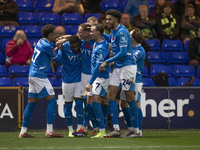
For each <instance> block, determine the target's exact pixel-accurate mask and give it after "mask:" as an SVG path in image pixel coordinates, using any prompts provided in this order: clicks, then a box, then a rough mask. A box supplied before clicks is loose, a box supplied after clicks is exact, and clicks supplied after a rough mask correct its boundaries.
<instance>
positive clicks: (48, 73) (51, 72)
mask: <svg viewBox="0 0 200 150" xmlns="http://www.w3.org/2000/svg"><path fill="white" fill-rule="evenodd" d="M46 74H47V76H48V77H53V76H55V74H54V73H53V70H52V67H51V66H50V67H49V70H48V71H47V72H46Z"/></svg>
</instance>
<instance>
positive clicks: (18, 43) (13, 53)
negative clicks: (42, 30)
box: [6, 30, 33, 66]
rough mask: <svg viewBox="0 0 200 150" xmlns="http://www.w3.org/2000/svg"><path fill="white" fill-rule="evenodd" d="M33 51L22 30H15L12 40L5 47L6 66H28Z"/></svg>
mask: <svg viewBox="0 0 200 150" xmlns="http://www.w3.org/2000/svg"><path fill="white" fill-rule="evenodd" d="M32 55H33V49H32V47H31V45H30V44H29V42H28V40H27V38H26V34H25V33H24V31H23V30H17V31H16V33H15V35H14V37H13V40H12V41H9V42H8V43H7V45H6V56H7V58H6V66H9V65H30V63H31V58H32Z"/></svg>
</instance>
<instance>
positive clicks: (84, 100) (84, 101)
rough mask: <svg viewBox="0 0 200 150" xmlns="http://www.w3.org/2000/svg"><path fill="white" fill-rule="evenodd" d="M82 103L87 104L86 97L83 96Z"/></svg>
mask: <svg viewBox="0 0 200 150" xmlns="http://www.w3.org/2000/svg"><path fill="white" fill-rule="evenodd" d="M83 103H84V104H85V105H86V104H87V96H83Z"/></svg>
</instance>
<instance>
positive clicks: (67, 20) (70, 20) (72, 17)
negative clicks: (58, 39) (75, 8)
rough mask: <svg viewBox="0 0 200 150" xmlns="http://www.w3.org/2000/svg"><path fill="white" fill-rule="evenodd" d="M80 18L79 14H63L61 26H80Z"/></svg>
mask: <svg viewBox="0 0 200 150" xmlns="http://www.w3.org/2000/svg"><path fill="white" fill-rule="evenodd" d="M81 23H83V20H82V16H81V14H79V13H65V14H63V15H62V24H81Z"/></svg>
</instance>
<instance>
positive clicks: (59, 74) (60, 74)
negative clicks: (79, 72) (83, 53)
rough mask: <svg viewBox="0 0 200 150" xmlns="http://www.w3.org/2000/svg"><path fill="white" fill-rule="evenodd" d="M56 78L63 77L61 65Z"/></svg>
mask: <svg viewBox="0 0 200 150" xmlns="http://www.w3.org/2000/svg"><path fill="white" fill-rule="evenodd" d="M56 76H57V77H62V66H61V65H59V66H58V67H57V70H56Z"/></svg>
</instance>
